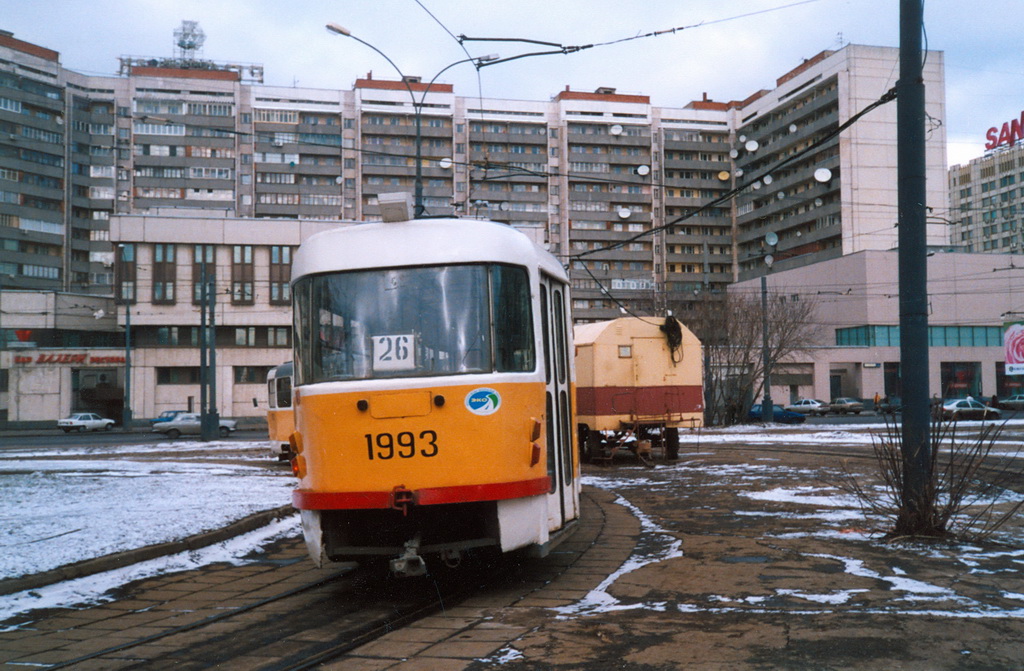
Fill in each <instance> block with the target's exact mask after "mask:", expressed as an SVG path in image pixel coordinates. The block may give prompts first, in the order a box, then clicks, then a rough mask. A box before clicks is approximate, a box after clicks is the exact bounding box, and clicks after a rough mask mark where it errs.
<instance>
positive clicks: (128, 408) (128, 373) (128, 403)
mask: <svg viewBox="0 0 1024 671" xmlns="http://www.w3.org/2000/svg"><path fill="white" fill-rule="evenodd" d="M117 248H118V249H120V250H121V271H122V272H121V304H122V305H124V406H123V407H122V409H121V427H122V428H123V429H124V430H125V431H130V430H131V426H132V306H131V299H130V298H129V297H128V296H126V295H125V280H126V278H125V274H126V273H125V269H126V265H127V263H128V258H127V256H128V246H127V245H125V244H124V243H121V244H119V245H118V246H117ZM133 293H134V292H133Z"/></svg>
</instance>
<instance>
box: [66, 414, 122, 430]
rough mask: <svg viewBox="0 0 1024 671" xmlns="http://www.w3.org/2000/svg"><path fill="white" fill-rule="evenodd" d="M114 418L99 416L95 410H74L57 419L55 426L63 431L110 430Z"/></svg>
mask: <svg viewBox="0 0 1024 671" xmlns="http://www.w3.org/2000/svg"><path fill="white" fill-rule="evenodd" d="M113 426H114V420H112V419H107V418H106V417H100V416H99V415H97V414H96V413H95V412H76V413H75V414H73V415H71V416H70V417H67V418H65V419H58V420H57V428H58V429H60V430H61V431H63V432H64V433H70V432H72V431H110V429H111V427H113Z"/></svg>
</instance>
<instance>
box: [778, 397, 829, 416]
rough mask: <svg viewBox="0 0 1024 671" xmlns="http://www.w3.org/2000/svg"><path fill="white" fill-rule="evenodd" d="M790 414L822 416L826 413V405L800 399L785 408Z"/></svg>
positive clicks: (807, 399) (808, 399) (815, 400)
mask: <svg viewBox="0 0 1024 671" xmlns="http://www.w3.org/2000/svg"><path fill="white" fill-rule="evenodd" d="M786 410H789V411H790V412H802V413H803V414H805V415H824V414H827V413H828V403H825V402H824V401H819V400H817V399H813V398H802V399H800V400H799V401H797V402H796V403H790V404H789V405H787V406H786Z"/></svg>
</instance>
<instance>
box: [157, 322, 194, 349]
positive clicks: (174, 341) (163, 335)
mask: <svg viewBox="0 0 1024 671" xmlns="http://www.w3.org/2000/svg"><path fill="white" fill-rule="evenodd" d="M156 344H158V345H163V346H166V347H198V346H199V329H198V328H196V327H194V326H161V327H159V328H157V330H156Z"/></svg>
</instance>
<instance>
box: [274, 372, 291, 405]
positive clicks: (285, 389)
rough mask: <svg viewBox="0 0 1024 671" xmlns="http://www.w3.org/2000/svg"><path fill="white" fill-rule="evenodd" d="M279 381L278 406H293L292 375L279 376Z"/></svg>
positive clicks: (277, 380) (277, 381)
mask: <svg viewBox="0 0 1024 671" xmlns="http://www.w3.org/2000/svg"><path fill="white" fill-rule="evenodd" d="M274 382H276V383H277V407H278V408H290V407H292V379H291V378H290V377H279V378H277V379H276V380H274Z"/></svg>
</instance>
